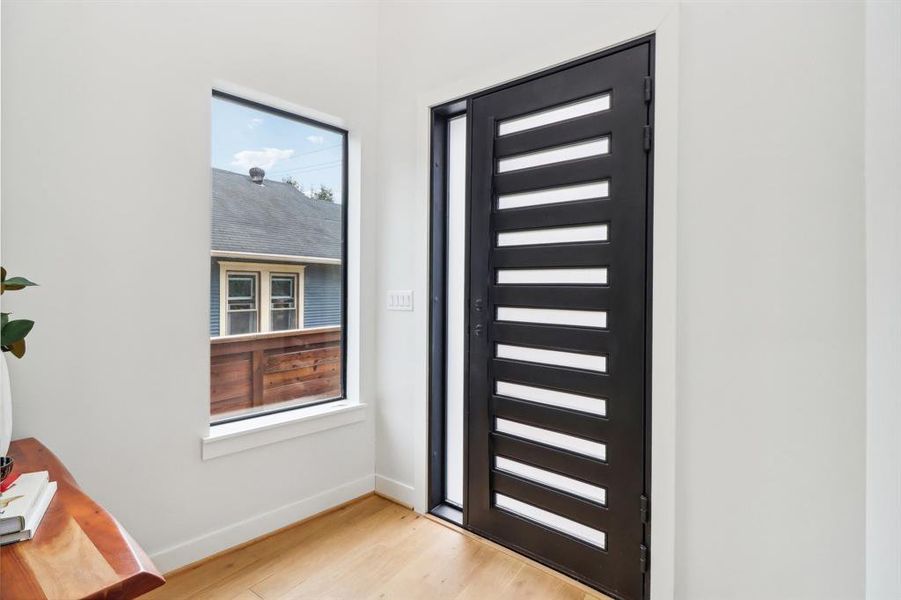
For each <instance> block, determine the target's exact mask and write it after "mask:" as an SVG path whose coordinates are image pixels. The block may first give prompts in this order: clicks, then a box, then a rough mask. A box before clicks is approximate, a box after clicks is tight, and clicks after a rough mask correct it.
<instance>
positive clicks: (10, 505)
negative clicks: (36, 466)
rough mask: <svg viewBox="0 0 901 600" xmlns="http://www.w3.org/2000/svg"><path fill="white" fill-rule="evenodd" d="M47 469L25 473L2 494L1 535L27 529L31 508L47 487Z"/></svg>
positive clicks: (0, 504) (0, 495) (0, 512)
mask: <svg viewBox="0 0 901 600" xmlns="http://www.w3.org/2000/svg"><path fill="white" fill-rule="evenodd" d="M47 482H48V474H47V471H37V472H35V473H23V474H22V475H19V478H18V479H16V480H15V481H14V482H13V484H12V485H11V486H9V489H7V490H6V491H5V492H3V494H0V535H6V534H8V533H14V532H16V531H22V530H23V529H25V522H26V521H27V520H28V516H29V514H30V513H31V509H32V508H33V507H34V505H35V504H37V501H38V500H39V499H40V498H41V497H42V496H43V494H44V490H45V489H46V487H47Z"/></svg>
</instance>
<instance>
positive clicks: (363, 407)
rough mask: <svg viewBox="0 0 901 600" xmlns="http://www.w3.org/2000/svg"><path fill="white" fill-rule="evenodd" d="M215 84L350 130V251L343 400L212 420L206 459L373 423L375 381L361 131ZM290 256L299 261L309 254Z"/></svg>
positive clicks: (214, 253)
mask: <svg viewBox="0 0 901 600" xmlns="http://www.w3.org/2000/svg"><path fill="white" fill-rule="evenodd" d="M213 88H214V90H217V91H220V92H225V93H227V94H231V95H233V96H237V97H241V98H245V99H247V100H251V101H253V102H258V103H260V104H263V105H266V106H269V107H272V108H275V109H279V110H284V111H288V112H291V113H294V114H296V115H299V116H302V117H306V118H308V119H312V120H315V121H319V122H320V123H325V124H327V125H332V126H334V127H339V128H342V129H344V130H345V131H346V135H347V156H346V158H347V166H346V169H347V173H346V174H347V187H346V190H345V196H344V199H345V200H346V202H347V206H346V207H345V210H346V211H347V230H346V232H345V235H346V240H345V244H346V255H345V263H344V268H345V269H346V275H345V283H346V289H345V294H346V298H345V308H344V310H345V317H346V321H345V324H344V331H343V336H344V344H345V358H346V362H345V365H344V369H345V388H344V395H345V399H344V400H340V401H336V402H331V403H328V404H320V405H315V406H311V407H301V408H298V409H295V410H291V411H285V412H282V413H275V414H269V415H260V416H254V417H252V418H248V419H244V420H242V421H235V422H231V423H222V424H217V425H210V427H209V429H208V431H207V432H206V434H205V435H203V436H202V438H201V440H202V443H201V456H202V458H203V460H211V459H215V458H218V457H221V456H226V455H229V454H233V453H236V452H243V451H245V450H249V449H251V448H257V447H260V446H264V445H267V444H273V443H276V442H280V441H283V440H288V439H292V438H296V437H301V436H306V435H310V434H313V433H316V432H319V431H325V430H328V429H333V428H336V427H345V426H349V425H353V424H357V423H362V422H363V421H369V422H370V423H371V419H370V418H369V415H368V405H369V403H370V399H371V396H372V393H373V392H372V386H363V385H361V377H360V371H361V362H362V360H361V346H362V344H361V339H363V338H364V337H367V336H370V335H371V332H372V330H373V324H372V320H371V317H366V318H364V315H363V311H362V294H361V288H362V283H363V280H364V275H365V279H366V280H367V281H368V280H370V279H371V277H370V274H371V273H374V272H375V269H376V259H375V256H374V254H373V253H372V252H363V251H362V248H363V245H364V235H363V228H362V217H363V209H362V206H363V197H362V193H361V188H362V180H363V169H362V157H363V149H362V139H361V136H360V133H359V131H357V130H355V129H354V127H352V126H351V124H350V123H348V122H347V121H346V120H345V119H343V118H341V117H337V116H334V115H330V114H328V113H324V112H322V111H320V110H316V109H312V108H309V107H305V106H301V105H299V104H296V103H294V102H291V101H287V100H284V99H282V98H278V97H276V96H272V95H270V94H265V93H262V92H260V91H258V90H254V89H252V88H248V87H246V86H243V85H240V84H237V83H234V82H231V81H224V80H216V81H214V82H213ZM365 243H366V244H370V243H371V240H369V239H368V238H367V239H366V240H365ZM211 254H212V256H214V257H217V251H215V250H214V251H212V252H211ZM223 254H224V253H223ZM230 254H234V253H230ZM246 254H247V255H248V256H247V258H259V259H263V258H264V257H263V256H258V255H257V254H256V253H249V252H248V253H246ZM290 258H294V259H295V260H300V259H305V258H306V257H290ZM265 259H280V260H286V261H288V260H290V259H289V257H287V256H280V255H279V256H276V255H267V256H265ZM304 262H306V263H307V264H312V263H322V264H341V260H340V259H338V260H335V259H310V260H304ZM220 314H221V313H220ZM423 316H424V315H423ZM423 322H425V321H423ZM204 402H205V403H207V404H208V403H209V395H207V396H206V397H205V398H204Z"/></svg>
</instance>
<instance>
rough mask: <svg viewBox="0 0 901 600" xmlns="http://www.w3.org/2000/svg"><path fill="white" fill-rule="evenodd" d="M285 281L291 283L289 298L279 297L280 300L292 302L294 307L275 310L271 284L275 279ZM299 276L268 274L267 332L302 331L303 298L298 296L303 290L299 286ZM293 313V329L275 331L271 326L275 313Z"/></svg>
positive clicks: (296, 274)
mask: <svg viewBox="0 0 901 600" xmlns="http://www.w3.org/2000/svg"><path fill="white" fill-rule="evenodd" d="M276 278H279V279H285V280H288V281H290V282H291V295H290V296H279V298H280V299H282V300H285V299H287V300H292V301H293V302H294V307H293V308H292V307H288V308H275V307H274V306H273V304H274V303H275V295H273V293H272V282H273V281H274V280H275V279H276ZM300 278H301V275H300V274H299V273H288V272H278V273H276V272H272V273H269V331H293V330H294V329H302V328H303V326H304V316H303V313H302V312H301V309H302V308H303V297H302V296H301V295H300V292H301V291H302V290H303V287H302V284H301V279H300ZM292 310H293V311H294V325H295V326H294V327H293V328H291V329H275V328H274V327H273V326H272V324H273V318H274V316H275V315H274V313H276V312H287V311H292Z"/></svg>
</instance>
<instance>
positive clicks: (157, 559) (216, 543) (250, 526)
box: [150, 475, 412, 573]
mask: <svg viewBox="0 0 901 600" xmlns="http://www.w3.org/2000/svg"><path fill="white" fill-rule="evenodd" d="M373 489H374V482H373V477H372V475H367V476H366V477H361V478H360V479H357V480H355V481H350V482H348V483H345V484H343V485H339V486H338V487H334V488H332V489H330V490H326V491H324V492H321V493H319V494H316V495H314V496H310V497H309V498H304V499H303V500H298V501H297V502H292V503H290V504H286V505H284V506H280V507H279V508H276V509H274V510H271V511H269V512H266V513H263V514H261V515H256V516H254V517H251V518H249V519H245V520H243V521H238V522H237V523H234V524H232V525H229V526H228V527H223V528H222V529H217V530H215V531H211V532H210V533H206V534H204V535H201V536H198V537H195V538H193V539H190V540H187V541H185V542H181V543H179V544H176V545H175V546H171V547H169V548H166V549H164V550H160V551H158V552H155V553H152V554H151V555H150V558H151V560H153V562H154V564H156V566H157V568H158V569H159V570H160V571H161V572H163V573H166V572H168V571H172V570H173V569H177V568H179V567H183V566H185V565H189V564H191V563H193V562H196V561H198V560H201V559H203V558H206V557H207V556H210V555H212V554H215V553H217V552H221V551H223V550H227V549H228V548H231V547H233V546H237V545H239V544H243V543H244V542H247V541H250V540H252V539H254V538H258V537H260V536H262V535H266V534H267V533H270V532H272V531H275V530H276V529H280V528H282V527H285V526H287V525H291V524H292V523H296V522H297V521H300V520H303V519H306V518H307V517H311V516H313V515H315V514H317V513H320V512H322V511H324V510H328V509H329V508H332V507H334V506H337V505H339V504H341V503H342V502H347V501H349V500H353V499H354V498H359V497H360V496H363V495H365V494H368V493H369V492H372V491H373ZM411 490H412V488H411Z"/></svg>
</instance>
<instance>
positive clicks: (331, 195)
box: [312, 185, 335, 202]
mask: <svg viewBox="0 0 901 600" xmlns="http://www.w3.org/2000/svg"><path fill="white" fill-rule="evenodd" d="M312 196H313V198H315V199H316V200H325V201H326V202H334V201H335V192H334V191H332V189H331V188H327V187H325V186H324V185H320V186H319V189H318V190H316V191H315V192H313V194H312Z"/></svg>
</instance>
